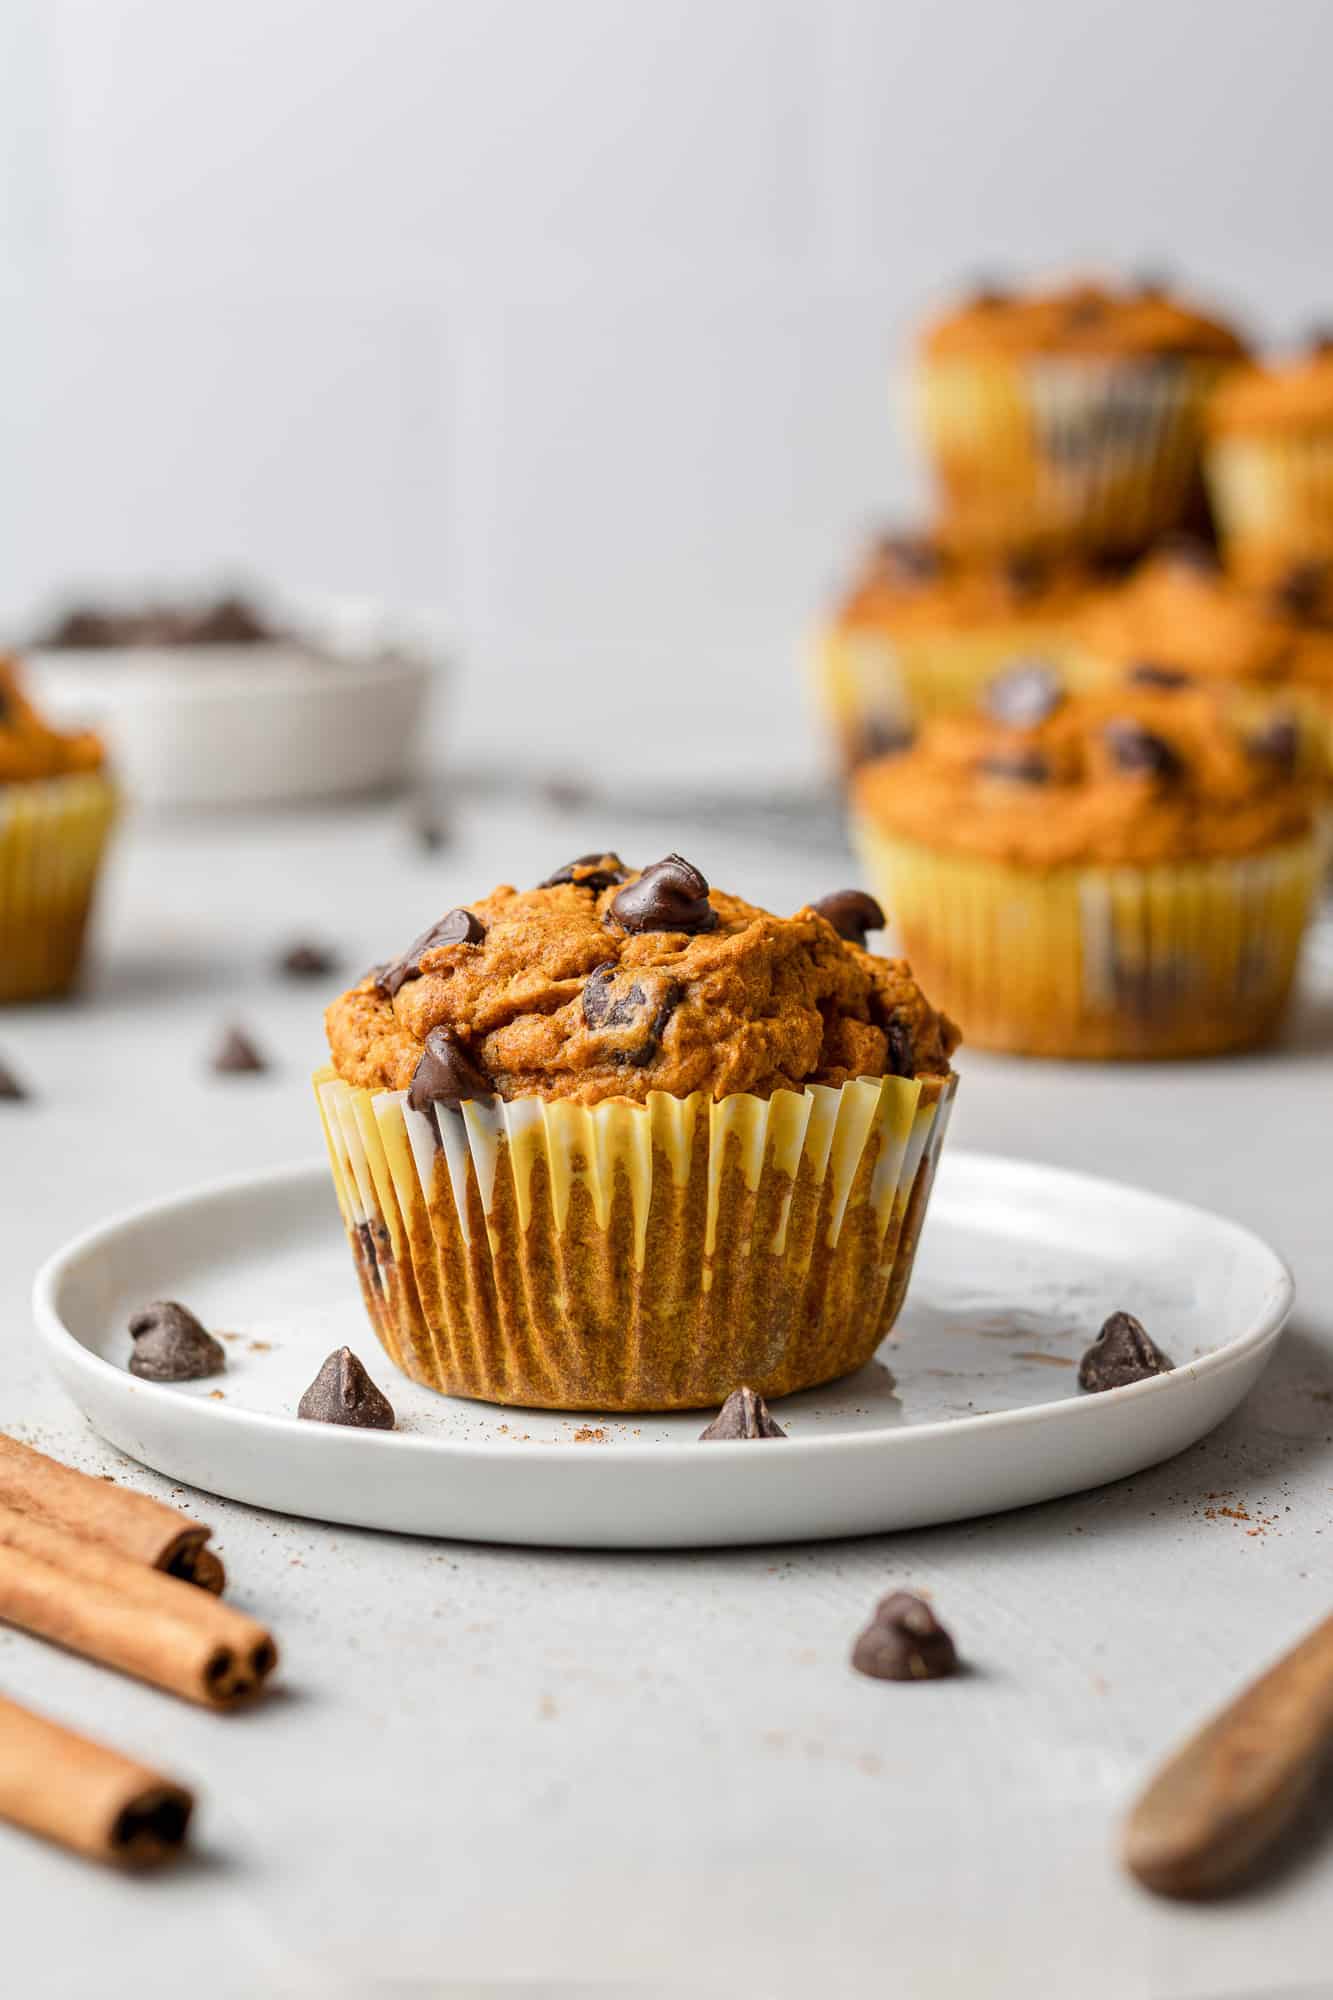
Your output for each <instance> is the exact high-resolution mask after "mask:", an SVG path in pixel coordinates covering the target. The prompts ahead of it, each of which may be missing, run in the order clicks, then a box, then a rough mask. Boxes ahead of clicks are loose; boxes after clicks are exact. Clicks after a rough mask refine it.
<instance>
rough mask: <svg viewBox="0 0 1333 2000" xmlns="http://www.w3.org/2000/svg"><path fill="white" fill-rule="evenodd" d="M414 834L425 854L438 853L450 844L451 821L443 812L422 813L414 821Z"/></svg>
mask: <svg viewBox="0 0 1333 2000" xmlns="http://www.w3.org/2000/svg"><path fill="white" fill-rule="evenodd" d="M412 836H413V838H414V840H415V841H416V844H417V846H418V847H419V848H420V849H421V851H422V853H423V854H438V853H439V851H440V849H441V848H442V847H447V846H448V845H449V838H450V835H449V822H448V820H447V819H445V817H444V815H443V814H442V813H420V814H418V815H417V817H416V818H415V819H414V820H413V822H412Z"/></svg>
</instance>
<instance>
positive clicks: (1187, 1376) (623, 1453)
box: [34, 1153, 1292, 1548]
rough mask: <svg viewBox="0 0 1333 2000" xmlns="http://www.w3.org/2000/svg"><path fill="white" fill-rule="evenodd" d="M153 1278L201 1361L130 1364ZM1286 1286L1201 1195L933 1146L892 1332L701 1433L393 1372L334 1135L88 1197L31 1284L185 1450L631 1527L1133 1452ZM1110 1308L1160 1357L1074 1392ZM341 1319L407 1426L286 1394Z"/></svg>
mask: <svg viewBox="0 0 1333 2000" xmlns="http://www.w3.org/2000/svg"><path fill="white" fill-rule="evenodd" d="M163 1297H166V1298H180V1299H182V1300H184V1301H185V1302H186V1303H187V1304H188V1305H190V1306H191V1307H192V1308H193V1309H194V1310H195V1311H196V1312H198V1313H199V1315H200V1316H201V1317H202V1318H203V1319H204V1321H205V1322H206V1323H207V1324H208V1325H210V1326H211V1327H213V1328H214V1329H215V1330H219V1331H223V1332H225V1334H226V1336H227V1342H228V1354H227V1372H226V1374H225V1375H224V1376H223V1377H221V1378H220V1379H219V1380H218V1381H217V1382H198V1383H189V1384H184V1385H181V1386H179V1387H164V1386H160V1385H156V1384H151V1383H146V1382H140V1381H137V1380H136V1379H135V1378H134V1377H133V1376H132V1375H130V1374H128V1373H127V1372H126V1368H125V1362H126V1359H127V1357H128V1355H129V1352H130V1340H129V1336H128V1333H127V1332H126V1321H127V1319H128V1317H129V1315H130V1313H131V1312H132V1311H133V1310H134V1309H135V1308H136V1307H137V1306H140V1305H143V1304H144V1303H146V1302H147V1301H148V1300H150V1299H155V1298H163ZM1291 1299H1292V1285H1291V1279H1290V1277H1289V1275H1288V1273H1287V1271H1286V1269H1285V1267H1284V1266H1283V1265H1282V1263H1281V1262H1280V1261H1279V1259H1278V1258H1277V1257H1276V1256H1275V1255H1274V1253H1273V1252H1272V1251H1271V1250H1270V1249H1268V1248H1267V1247H1266V1245H1265V1244H1263V1243H1261V1242H1260V1241H1259V1240H1258V1238H1257V1237H1255V1236H1252V1235H1250V1234H1249V1232H1248V1231H1246V1230H1244V1229H1241V1228H1239V1227H1238V1226H1237V1225H1236V1224H1235V1223H1231V1222H1225V1221H1223V1220H1222V1219H1221V1218H1220V1217H1218V1216H1214V1215H1209V1214H1207V1213H1205V1212H1204V1211H1203V1210H1202V1209H1197V1208H1190V1207H1186V1206H1185V1205H1183V1204H1182V1203H1179V1202H1173V1201H1167V1200H1164V1199H1162V1198H1161V1197H1160V1196H1156V1195H1150V1194H1143V1193H1140V1192H1138V1191H1136V1190H1135V1189H1132V1188H1128V1187H1121V1186H1118V1185H1116V1184H1115V1183H1113V1182H1109V1181H1100V1180H1094V1179H1091V1178H1090V1177H1088V1176H1085V1175H1082V1174H1071V1173H1063V1172H1058V1171H1056V1170H1055V1169H1053V1168H1048V1167H1040V1166H1030V1165H1025V1164H1022V1163H1020V1162H1017V1161H1013V1160H1002V1159H993V1158H990V1157H988V1156H986V1155H984V1154H967V1153H954V1154H952V1155H949V1154H947V1153H946V1155H945V1158H944V1161H943V1162H942V1164H941V1168H940V1173H939V1178H938V1180H937V1182H936V1189H935V1194H934V1198H933V1202H932V1207H931V1212H930V1218H929V1221H928V1224H927V1227H926V1231H925V1235H924V1238H923V1241H922V1245H921V1251H920V1256H919V1258H918V1263H917V1271H916V1276H915V1278H914V1280H913V1285H912V1291H911V1296H910V1298H909V1301H908V1305H907V1308H906V1310H905V1311H904V1313H903V1316H902V1319H901V1321H900V1324H899V1329H898V1331H897V1332H896V1333H895V1334H894V1336H893V1337H892V1339H891V1340H890V1341H888V1342H887V1343H886V1344H885V1346H884V1347H883V1348H882V1349H881V1354H880V1358H878V1359H877V1360H875V1361H872V1362H871V1363H870V1365H869V1366H868V1367H866V1368H863V1369H862V1370H861V1371H860V1373H859V1374H857V1375H853V1376H850V1377H848V1378H847V1379H846V1380H845V1381H843V1382H839V1383H835V1384H833V1385H832V1386H831V1387H828V1388H825V1389H817V1390H811V1391H808V1392H807V1393H806V1394H804V1395H800V1396H790V1397H788V1398H786V1399H785V1400H784V1401H783V1402H781V1403H779V1404H777V1405H776V1406H775V1409H776V1414H777V1416H778V1418H779V1420H780V1421H781V1422H782V1423H783V1424H784V1425H786V1426H787V1429H788V1433H789V1436H788V1441H787V1442H786V1443H780V1442H773V1443H771V1444H758V1443H732V1444H700V1443H698V1442H697V1438H698V1434H699V1431H700V1429H701V1428H702V1425H703V1423H704V1422H705V1421H706V1416H704V1415H699V1414H691V1415H684V1416H681V1415H677V1416H667V1417H630V1418H615V1417H597V1416H570V1417H566V1416H558V1415H553V1414H550V1413H549V1412H548V1413H542V1412H537V1411H530V1410H512V1409H510V1410H506V1409H497V1408H493V1407H491V1406H489V1405H486V1404H481V1403H467V1402H462V1401H456V1400H454V1399H452V1398H448V1397H442V1396H435V1395H432V1394H431V1392H430V1391H429V1390H425V1389H421V1388H418V1387H417V1386H416V1385H415V1384H413V1383H410V1382H408V1381H406V1380H405V1379H404V1378H403V1377H401V1376H400V1375H398V1374H397V1372H396V1371H395V1370H394V1368H393V1367H392V1366H391V1364H390V1363H389V1361H388V1360H387V1359H386V1358H385V1357H384V1355H383V1354H382V1352H381V1351H380V1349H379V1348H378V1346H377V1344H376V1342H375V1340H374V1338H373V1336H372V1334H371V1332H370V1330H369V1327H368V1325H367V1322H366V1320H365V1318H364V1316H363V1313H362V1309H361V1302H360V1296H359V1293H358V1291H357V1286H356V1281H355V1277H354V1275H353V1269H352V1260H351V1257H350V1254H349V1253H348V1250H347V1247H346V1244H345V1241H344V1239H343V1235H342V1226H341V1223H340V1222H339V1219H338V1215H337V1210H336V1208H335V1205H334V1199H333V1193H332V1190H331V1187H330V1185H329V1180H328V1171H327V1168H326V1167H325V1166H323V1165H322V1164H321V1165H320V1166H302V1167H296V1168H288V1169H284V1170H282V1171H279V1172H276V1173H270V1174H265V1175H259V1176H247V1177H245V1178H244V1179H240V1180H231V1181H227V1182H222V1183H219V1184H217V1185H215V1186H213V1187H210V1188H204V1189H202V1190H200V1191H199V1192H197V1193H194V1194H188V1195H183V1196H178V1197H176V1198H173V1199H172V1200H170V1201H164V1202H159V1203H155V1204H153V1205H152V1206H151V1207H148V1208H144V1209H140V1210H139V1211H138V1212H137V1213H135V1214H132V1215H127V1216H124V1217H122V1218H120V1219H119V1220H118V1221H114V1222H109V1223H106V1224H104V1225H103V1226H102V1227H101V1228H99V1229H96V1230H94V1231H92V1232H91V1233H90V1234H88V1235H86V1236H83V1237H81V1238H79V1240H78V1241H77V1242H75V1243H72V1244H71V1245H70V1246H69V1247H68V1248H67V1249H65V1250H63V1251H61V1252H60V1253H59V1254H58V1255H57V1256H56V1257H54V1258H52V1260H51V1261H50V1263H48V1264H47V1266H46V1267H45V1269H44V1270H43V1271H42V1272H41V1274H40V1275H39V1277H38V1279H37V1284H36V1288H35V1293H34V1304H35V1311H36V1315H37V1324H38V1326H39V1328H40V1330H41V1334H42V1338H43V1340H44V1341H45V1343H46V1347H47V1351H48V1353H49V1355H50V1357H51V1360H52V1362H53V1363H54V1365H55V1368H56V1372H57V1373H58V1375H59V1377H60V1379H61V1381H62V1382H63V1383H64V1384H65V1387H66V1388H67V1389H68V1390H69V1392H70V1394H71V1395H72V1396H73V1398H74V1400H75V1401H76V1402H77V1403H78V1404H79V1406H80V1407H81V1408H82V1409H83V1410H84V1412H85V1413H86V1415H87V1416H88V1418H89V1419H90V1421H91V1422H92V1424H93V1425H94V1427H95V1428H96V1429H97V1430H98V1431H100V1432H101V1433H102V1435H103V1436H104V1437H107V1438H109V1439H110V1440H111V1442H112V1443H113V1444H115V1445H117V1446H118V1447H119V1448H120V1449H121V1450H122V1451H124V1452H127V1453H128V1454H129V1455H130V1457H132V1458H136V1459H139V1460H141V1461H142V1462H143V1463H144V1464H145V1465H150V1466H153V1467H155V1468H156V1470H157V1471H159V1472H162V1473H166V1474H167V1475H168V1476H169V1477H171V1478H173V1479H176V1480H182V1481H184V1482H186V1483H187V1484H188V1485H191V1486H199V1487H204V1488H205V1489H207V1490H208V1491H210V1492H214V1493H223V1494H226V1495H228V1496H229V1497H230V1498H232V1499H236V1500H244V1501H248V1502H250V1503H251V1504H253V1505H255V1506H261V1507H274V1508H277V1509H279V1510H280V1511H282V1512H284V1513H293V1514H306V1515H313V1516H315V1517H317V1518H319V1519H323V1520H329V1521H349V1522H353V1523H356V1524H357V1525H360V1526H363V1527H371V1528H391V1529H399V1530H403V1531H407V1532H411V1533H415V1534H425V1535H450V1536H457V1537H463V1538H468V1539H473V1540H478V1541H497V1542H535V1543H550V1544H562V1545H569V1546H594V1547H595V1546H602V1547H621V1548H653V1547H668V1546H673V1545H675V1546H681V1545H685V1546H688V1545H690V1544H702V1543H727V1542H759V1541H784V1540H792V1539H809V1540H813V1539H817V1538H819V1537H821V1536H826V1535H848V1534H861V1533H866V1532H871V1531H875V1530H881V1529H890V1528H907V1527H918V1526H921V1525H923V1524H926V1523H929V1522H936V1521H950V1520H958V1519H961V1518H963V1517H964V1516H966V1515H969V1514H982V1513H991V1512H994V1511H996V1510H998V1509H1000V1508H1004V1507H1018V1506H1022V1505H1025V1504H1026V1503H1028V1502H1031V1501H1036V1500H1048V1499H1051V1498H1053V1497H1054V1496H1056V1495H1057V1494H1062V1493H1072V1492H1076V1491H1078V1490H1080V1489H1082V1488H1084V1487H1090V1486H1097V1485H1100V1484H1102V1483H1103V1482H1104V1481H1106V1480H1108V1479H1118V1478H1121V1477H1123V1476H1124V1475H1125V1474H1127V1473H1131V1472H1136V1471H1138V1470H1139V1469H1140V1468H1142V1467H1143V1466H1146V1465H1153V1464H1155V1463H1156V1462H1157V1461H1158V1460H1160V1459H1163V1458H1167V1457H1169V1456H1170V1455H1171V1454H1172V1453H1173V1452H1177V1451H1181V1450H1183V1449H1184V1448H1185V1446H1187V1445H1190V1444H1193V1443H1194V1441H1195V1440H1196V1439H1197V1438H1200V1437H1202V1436H1203V1435H1204V1433H1205V1432H1206V1431H1209V1430H1211V1429H1212V1427H1213V1426H1214V1425H1215V1424H1216V1423H1218V1422H1219V1421H1220V1420H1221V1419H1222V1418H1223V1417H1224V1416H1226V1415H1227V1413H1228V1411H1230V1410H1231V1409H1233V1408H1234V1407H1235V1405H1236V1404H1237V1403H1238V1402H1239V1401H1240V1399H1241V1397H1242V1396H1243V1395H1244V1394H1245V1392H1246V1391H1247V1390H1248V1389H1249V1388H1250V1386H1251V1384H1252V1383H1253V1382H1254V1381H1255V1379H1256V1377H1257V1376H1258V1374H1259V1372H1260V1370H1261V1369H1262V1367H1263V1365H1264V1363H1265V1361H1266V1360H1267V1358H1268V1356H1269V1354H1270V1353H1271V1351H1272V1349H1273V1346H1274V1344H1275V1342H1276V1341H1277V1338H1278V1335H1279V1333H1280V1332H1281V1329H1282V1324H1283V1322H1284V1320H1285V1319H1286V1316H1287V1313H1288V1311H1289V1310H1290V1306H1291ZM1117 1307H1125V1308H1128V1309H1129V1310H1130V1311H1132V1312H1135V1313H1137V1314H1138V1315H1139V1317H1140V1318H1141V1319H1142V1320H1144V1321H1145V1323H1146V1324H1147V1326H1148V1328H1149V1330H1150V1331H1151V1332H1152V1333H1153V1335H1154V1336H1155V1337H1156V1339H1157V1340H1158V1342H1159V1343H1160V1345H1161V1346H1163V1347H1164V1348H1165V1349H1166V1351H1167V1353H1168V1354H1170V1355H1171V1356H1172V1358H1173V1359H1174V1360H1175V1362H1176V1364H1177V1366H1176V1369H1175V1371H1174V1372H1173V1373H1172V1374H1170V1375H1165V1376H1160V1377H1157V1378H1155V1379H1154V1380H1152V1381H1149V1382H1143V1383H1138V1384H1136V1385H1135V1386H1134V1387H1132V1388H1129V1389H1119V1390H1113V1391H1110V1392H1108V1393H1105V1394H1102V1395H1096V1396H1087V1395H1082V1394H1081V1393H1080V1392H1079V1389H1078V1387H1077V1383H1076V1380H1075V1373H1076V1367H1075V1364H1076V1361H1077V1357H1078V1355H1079V1354H1080V1353H1081V1352H1082V1350H1083V1348H1084V1347H1085V1346H1086V1345H1087V1343H1088V1341H1089V1340H1090V1339H1091V1338H1092V1336H1093V1335H1094V1334H1095V1332H1096V1330H1097V1328H1098V1326H1099V1325H1100V1324H1101V1321H1102V1319H1103V1318H1104V1317H1105V1315H1106V1314H1107V1313H1108V1312H1110V1311H1112V1310H1114V1309H1115V1308H1117ZM344 1342H345V1343H347V1344H348V1345H349V1346H351V1347H352V1348H354V1349H355V1350H356V1351H357V1352H358V1353H359V1354H360V1355H361V1357H362V1358H363V1360H364V1361H365V1362H366V1363H367V1365H368V1366H369V1368H370V1371H371V1373H372V1374H373V1375H374V1376H375V1378H376V1379H377V1380H378V1381H379V1382H380V1384H381V1385H382V1386H383V1387H384V1388H385V1389H386V1390H387V1392H388V1394H389V1396H390V1399H391V1401H392V1402H393V1403H394V1405H395V1407H396V1409H397V1411H398V1415H399V1423H400V1428H399V1430H398V1431H397V1432H394V1433H383V1432H376V1431H356V1430H345V1429H340V1428H338V1427H336V1426H333V1425H327V1424H314V1423H302V1422H299V1421H298V1420H297V1419H296V1417H295V1415H294V1412H295V1409H296V1402H297V1398H298V1396H299V1395H300V1393H301V1391H302V1389H303V1388H305V1386H306V1384H307V1383H308V1382H309V1381H310V1379H311V1377H312V1376H313V1375H314V1373H315V1371H316V1369H317V1368H318V1366H319V1364H320V1362H321V1361H322V1360H323V1359H324V1356H325V1355H326V1354H328V1353H329V1351H330V1350H331V1349H332V1348H335V1347H338V1346H341V1345H342V1344H343V1343H344ZM890 1370H892V1373H890ZM217 1389H221V1391H222V1395H221V1397H218V1396H217V1395H216V1394H215V1393H214V1392H215V1391H216V1390H217Z"/></svg>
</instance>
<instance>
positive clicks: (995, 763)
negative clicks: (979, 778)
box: [981, 749, 1051, 785]
mask: <svg viewBox="0 0 1333 2000" xmlns="http://www.w3.org/2000/svg"><path fill="white" fill-rule="evenodd" d="M981 769H982V771H983V772H984V774H985V775H986V777H988V778H1001V779H1003V780H1004V782H1005V783H1006V784H1010V785H1045V784H1049V782H1050V777H1051V767H1050V765H1049V764H1048V763H1047V761H1046V759H1045V758H1044V757H1043V756H1042V754H1041V752H1040V750H1021V749H1020V750H992V752H991V754H990V756H989V757H983V758H982V760H981Z"/></svg>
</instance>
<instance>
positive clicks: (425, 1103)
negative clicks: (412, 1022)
mask: <svg viewBox="0 0 1333 2000" xmlns="http://www.w3.org/2000/svg"><path fill="white" fill-rule="evenodd" d="M494 1095H495V1087H494V1085H493V1084H492V1082H491V1080H490V1078H489V1077H488V1076H487V1075H486V1073H485V1071H484V1070H482V1069H480V1068H479V1067H478V1065H477V1063H476V1062H474V1060H473V1058H472V1055H471V1053H470V1051H469V1049H468V1046H467V1044H466V1042H465V1041H464V1040H463V1038H462V1036H461V1035H459V1034H458V1033H456V1031H455V1030H454V1029H453V1028H432V1029H431V1031H430V1033H429V1034H428V1035H427V1037H426V1040H425V1043H424V1045H423V1048H422V1053H421V1060H420V1061H419V1062H418V1064H417V1066H416V1069H415V1070H414V1071H413V1073H412V1081H411V1083H410V1084H409V1085H408V1091H407V1101H408V1103H409V1104H410V1105H411V1107H412V1109H413V1110H414V1111H426V1110H428V1109H429V1107H430V1106H431V1105H433V1104H442V1105H443V1106H444V1107H445V1109H446V1111H458V1110H459V1108H460V1107H461V1106H462V1105H463V1104H465V1103H469V1102H470V1101H471V1100H472V1099H474V1098H478V1097H494Z"/></svg>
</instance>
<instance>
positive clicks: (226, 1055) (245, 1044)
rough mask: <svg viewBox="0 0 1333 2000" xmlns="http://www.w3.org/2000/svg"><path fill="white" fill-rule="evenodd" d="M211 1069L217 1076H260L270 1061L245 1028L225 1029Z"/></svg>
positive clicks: (215, 1051)
mask: <svg viewBox="0 0 1333 2000" xmlns="http://www.w3.org/2000/svg"><path fill="white" fill-rule="evenodd" d="M210 1067H211V1068H212V1070H213V1072H214V1074H215V1075H217V1076H258V1075H259V1074H260V1072H261V1071H263V1070H266V1069H267V1068H268V1060H267V1058H266V1057H265V1056H264V1055H263V1054H262V1053H261V1052H260V1050H259V1049H258V1048H256V1046H255V1044H254V1042H253V1041H252V1040H251V1039H250V1036H249V1035H248V1034H247V1033H246V1032H245V1029H244V1028H238V1027H230V1028H226V1029H224V1031H223V1035H222V1039H221V1041H220V1042H219V1043H218V1045H217V1048H216V1049H215V1050H214V1051H213V1059H212V1063H211V1065H210Z"/></svg>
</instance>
